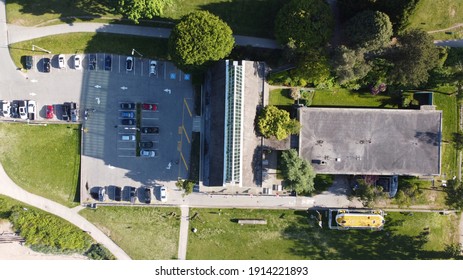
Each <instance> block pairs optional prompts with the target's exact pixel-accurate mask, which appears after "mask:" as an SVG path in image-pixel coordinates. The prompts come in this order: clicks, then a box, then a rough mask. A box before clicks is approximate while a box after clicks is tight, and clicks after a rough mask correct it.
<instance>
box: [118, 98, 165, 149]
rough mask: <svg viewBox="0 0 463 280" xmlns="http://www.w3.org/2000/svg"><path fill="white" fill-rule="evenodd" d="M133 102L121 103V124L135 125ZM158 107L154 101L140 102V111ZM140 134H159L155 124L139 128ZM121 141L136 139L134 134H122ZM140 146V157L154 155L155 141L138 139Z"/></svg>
mask: <svg viewBox="0 0 463 280" xmlns="http://www.w3.org/2000/svg"><path fill="white" fill-rule="evenodd" d="M135 106H136V104H135V103H121V109H122V111H121V112H120V117H121V124H122V125H129V126H135V125H136V114H135V109H136V107H135ZM157 108H158V106H157V104H154V103H142V104H141V109H142V111H156V110H157ZM140 132H141V133H142V134H159V127H157V126H145V127H141V128H140ZM121 140H122V141H136V137H135V134H123V135H121ZM138 145H139V147H140V156H141V157H156V156H157V150H156V149H155V148H156V147H155V142H153V141H140V142H139V143H138Z"/></svg>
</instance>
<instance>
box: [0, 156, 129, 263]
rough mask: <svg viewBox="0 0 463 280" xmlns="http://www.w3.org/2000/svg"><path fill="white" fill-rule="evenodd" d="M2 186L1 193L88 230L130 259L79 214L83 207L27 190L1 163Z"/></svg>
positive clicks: (118, 254)
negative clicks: (15, 181)
mask: <svg viewBox="0 0 463 280" xmlns="http://www.w3.org/2000/svg"><path fill="white" fill-rule="evenodd" d="M0 186H1V188H0V194H3V195H6V196H9V197H12V198H14V199H16V200H19V201H22V202H24V203H27V204H29V205H32V206H34V207H37V208H39V209H42V210H44V211H46V212H49V213H52V214H54V215H56V216H58V217H61V218H63V219H65V220H67V221H69V222H70V223H72V224H74V225H76V226H77V227H79V228H80V229H82V230H83V231H86V232H88V233H89V234H90V236H91V237H92V238H93V239H95V240H96V241H97V242H98V243H101V244H103V245H104V246H105V247H106V248H107V249H108V250H109V251H110V252H111V253H112V254H113V255H114V256H115V257H116V258H117V259H119V260H130V257H129V256H128V255H127V254H126V253H125V252H124V251H123V250H122V249H121V248H120V247H119V246H117V245H116V243H114V242H113V241H112V240H111V239H110V238H109V237H107V236H106V235H105V234H104V233H103V232H102V231H101V230H99V229H98V228H97V227H96V226H94V225H93V224H91V223H90V222H89V221H87V220H86V219H85V218H83V217H82V216H80V215H79V214H77V212H78V211H80V210H81V209H82V207H76V208H73V209H69V208H67V207H65V206H63V205H61V204H59V203H56V202H54V201H51V200H49V199H46V198H43V197H41V196H38V195H35V194H31V193H29V192H26V191H25V190H23V189H22V188H20V187H19V186H18V185H16V184H15V183H14V182H13V181H12V180H11V179H10V177H8V175H7V174H6V173H5V170H4V169H3V166H1V165H0Z"/></svg>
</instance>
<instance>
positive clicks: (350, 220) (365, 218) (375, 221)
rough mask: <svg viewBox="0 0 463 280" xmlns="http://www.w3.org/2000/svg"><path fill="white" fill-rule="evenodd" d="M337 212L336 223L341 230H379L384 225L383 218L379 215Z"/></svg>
mask: <svg viewBox="0 0 463 280" xmlns="http://www.w3.org/2000/svg"><path fill="white" fill-rule="evenodd" d="M339 212H340V214H338V215H336V222H337V223H338V225H339V226H340V227H343V228H354V229H355V228H381V227H382V226H383V225H384V217H383V216H381V215H380V214H375V213H346V212H345V211H339Z"/></svg>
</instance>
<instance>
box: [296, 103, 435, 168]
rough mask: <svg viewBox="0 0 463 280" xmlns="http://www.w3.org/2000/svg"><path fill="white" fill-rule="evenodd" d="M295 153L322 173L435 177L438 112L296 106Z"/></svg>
mask: <svg viewBox="0 0 463 280" xmlns="http://www.w3.org/2000/svg"><path fill="white" fill-rule="evenodd" d="M298 118H299V120H300V122H301V125H302V129H301V132H300V137H299V155H300V157H302V158H304V159H306V160H308V161H309V162H311V163H312V166H313V167H314V169H315V171H316V172H317V173H321V174H358V175H360V174H362V175H413V176H428V175H439V174H440V166H441V135H442V111H437V110H397V109H345V108H308V107H304V108H299V110H298Z"/></svg>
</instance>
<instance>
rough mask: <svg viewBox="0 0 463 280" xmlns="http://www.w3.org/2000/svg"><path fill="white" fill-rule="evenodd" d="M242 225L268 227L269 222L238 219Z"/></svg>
mask: <svg viewBox="0 0 463 280" xmlns="http://www.w3.org/2000/svg"><path fill="white" fill-rule="evenodd" d="M238 224H240V225H266V224H267V220H264V219H238Z"/></svg>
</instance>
